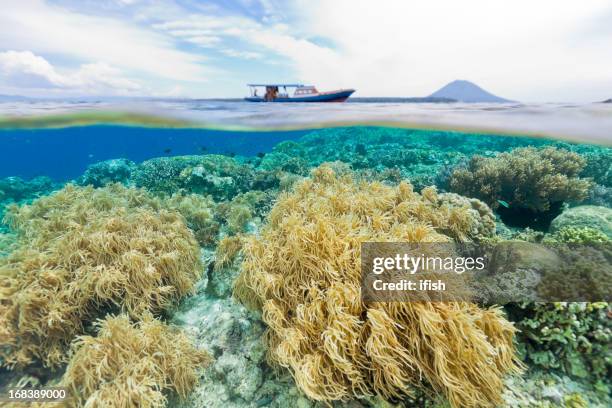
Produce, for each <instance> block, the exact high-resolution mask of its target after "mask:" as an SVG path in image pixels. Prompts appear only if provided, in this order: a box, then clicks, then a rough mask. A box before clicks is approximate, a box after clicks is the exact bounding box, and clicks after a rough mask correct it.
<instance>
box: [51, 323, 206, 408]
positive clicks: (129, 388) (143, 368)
mask: <svg viewBox="0 0 612 408" xmlns="http://www.w3.org/2000/svg"><path fill="white" fill-rule="evenodd" d="M97 331H98V333H97V336H95V337H92V336H80V337H78V338H77V339H76V341H75V342H74V343H73V345H72V356H71V359H70V363H69V364H68V367H67V368H66V373H65V374H64V377H63V379H62V381H61V385H62V386H64V387H66V388H68V389H69V390H70V394H71V398H73V399H74V401H72V403H74V405H76V406H86V407H117V408H129V407H164V406H166V401H167V397H166V395H167V393H168V392H175V393H177V394H178V396H179V397H181V398H183V399H184V398H186V396H187V394H188V393H189V392H190V391H191V390H192V389H193V388H194V387H195V385H196V384H197V382H198V369H200V368H203V367H205V366H206V365H208V364H210V362H211V357H210V356H209V355H208V353H206V352H204V351H201V350H198V349H196V348H195V347H194V346H193V345H192V344H191V341H190V340H189V339H188V338H187V336H185V335H184V334H183V333H181V332H180V331H178V330H176V329H173V328H171V327H170V326H167V325H166V324H164V323H162V322H160V321H158V320H156V319H154V318H153V317H152V316H151V315H150V314H145V315H143V316H142V319H141V321H140V322H139V323H131V322H130V319H129V317H128V316H127V315H119V316H116V317H107V318H106V319H104V320H102V321H99V322H98V323H97Z"/></svg>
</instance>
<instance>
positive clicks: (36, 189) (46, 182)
mask: <svg viewBox="0 0 612 408" xmlns="http://www.w3.org/2000/svg"><path fill="white" fill-rule="evenodd" d="M56 188H58V185H57V183H55V182H54V181H53V180H52V179H50V178H49V177H45V176H39V177H35V178H33V179H31V180H24V179H22V178H20V177H6V178H3V179H0V203H2V202H4V203H5V204H6V203H7V202H19V201H22V200H26V199H31V198H35V197H38V196H41V195H45V194H49V193H50V192H51V191H53V190H54V189H56Z"/></svg>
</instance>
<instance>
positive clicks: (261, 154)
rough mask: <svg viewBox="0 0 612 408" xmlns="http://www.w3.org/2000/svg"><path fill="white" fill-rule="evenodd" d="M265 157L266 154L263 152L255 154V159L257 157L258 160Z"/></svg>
mask: <svg viewBox="0 0 612 408" xmlns="http://www.w3.org/2000/svg"><path fill="white" fill-rule="evenodd" d="M265 155H266V154H265V153H264V152H259V153H257V157H259V158H260V159H261V158H262V157H264V156H265Z"/></svg>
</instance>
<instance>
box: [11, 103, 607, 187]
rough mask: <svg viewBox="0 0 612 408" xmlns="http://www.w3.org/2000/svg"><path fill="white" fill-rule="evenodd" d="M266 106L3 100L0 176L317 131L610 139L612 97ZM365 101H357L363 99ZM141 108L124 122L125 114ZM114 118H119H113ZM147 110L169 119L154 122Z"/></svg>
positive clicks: (232, 149) (229, 147) (254, 148)
mask: <svg viewBox="0 0 612 408" xmlns="http://www.w3.org/2000/svg"><path fill="white" fill-rule="evenodd" d="M357 101H358V102H349V103H343V104H329V103H327V104H280V103H275V104H265V103H259V104H258V103H248V102H243V101H240V100H174V99H173V100H162V99H158V100H68V101H56V100H18V101H4V102H0V157H1V160H0V177H7V176H19V177H23V178H32V177H35V176H39V175H46V176H49V177H51V178H54V179H57V180H60V181H65V180H69V179H72V178H75V177H78V176H79V175H80V174H82V172H83V171H84V170H85V169H86V168H87V166H88V165H90V164H92V163H96V162H100V161H104V160H108V159H113V158H126V159H129V160H132V161H135V162H141V161H143V160H147V159H150V158H153V157H162V156H178V155H191V154H224V155H242V156H255V155H257V154H262V153H267V152H269V151H270V150H271V149H272V148H273V147H274V146H275V145H276V144H278V143H279V142H281V141H283V140H296V139H299V138H300V137H301V136H303V135H304V134H306V133H308V131H309V130H311V129H319V128H326V127H338V126H385V127H398V128H408V129H426V130H439V131H451V132H453V131H458V132H464V133H468V134H470V133H471V134H488V135H512V136H521V135H522V136H526V137H533V138H547V139H559V140H565V141H571V142H577V143H594V144H600V145H605V146H609V145H611V144H612V105H611V104H603V103H600V104H583V105H577V104H518V103H510V104H463V103H403V102H402V101H401V100H393V99H388V100H386V101H385V102H381V101H376V102H369V100H357ZM359 102H361V103H359ZM122 114H128V115H138V117H137V118H136V119H135V120H129V121H126V120H125V119H124V118H123V117H122V116H121V115H122ZM116 116H117V117H116ZM151 118H163V119H162V120H166V119H167V120H169V121H172V123H170V124H162V125H161V126H158V124H157V123H156V122H154V121H153V122H151Z"/></svg>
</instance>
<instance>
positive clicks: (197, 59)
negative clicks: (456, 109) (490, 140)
mask: <svg viewBox="0 0 612 408" xmlns="http://www.w3.org/2000/svg"><path fill="white" fill-rule="evenodd" d="M454 79H466V80H470V81H473V82H475V83H477V84H478V85H480V86H481V87H483V88H485V89H487V90H489V91H490V92H492V93H494V94H496V95H499V96H502V97H505V98H508V99H512V100H518V101H524V102H591V101H599V100H603V99H607V98H610V97H612V0H581V1H576V0H537V1H534V0H512V1H508V0H206V1H204V0H202V1H197V0H163V1H162V0H0V94H8V95H25V96H35V97H81V96H150V97H188V98H214V97H241V96H244V95H245V94H246V93H247V88H246V85H245V84H246V83H248V82H291V83H295V82H298V83H304V84H314V85H316V86H317V87H318V88H319V89H320V90H331V89H337V88H355V89H357V92H356V93H355V96H426V95H429V94H431V93H433V92H434V91H435V90H437V89H438V88H440V87H442V86H443V85H445V84H446V83H448V82H450V81H452V80H454Z"/></svg>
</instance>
